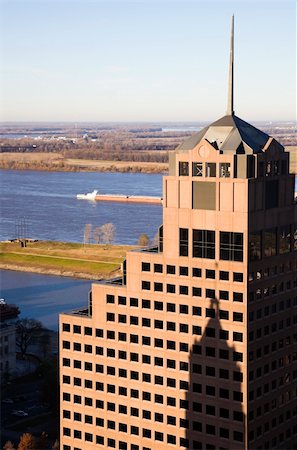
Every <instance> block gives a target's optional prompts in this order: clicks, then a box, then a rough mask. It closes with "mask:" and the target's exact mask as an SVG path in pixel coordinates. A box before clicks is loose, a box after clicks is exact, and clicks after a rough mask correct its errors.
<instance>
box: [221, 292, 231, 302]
mask: <svg viewBox="0 0 297 450" xmlns="http://www.w3.org/2000/svg"><path fill="white" fill-rule="evenodd" d="M219 296H220V300H229V292H228V291H219Z"/></svg>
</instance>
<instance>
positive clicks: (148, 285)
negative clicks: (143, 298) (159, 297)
mask: <svg viewBox="0 0 297 450" xmlns="http://www.w3.org/2000/svg"><path fill="white" fill-rule="evenodd" d="M141 287H142V289H143V290H145V291H149V290H150V288H151V283H150V282H149V281H142V283H141Z"/></svg>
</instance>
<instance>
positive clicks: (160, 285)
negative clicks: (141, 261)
mask: <svg viewBox="0 0 297 450" xmlns="http://www.w3.org/2000/svg"><path fill="white" fill-rule="evenodd" d="M154 290H155V291H157V292H162V291H163V283H154Z"/></svg>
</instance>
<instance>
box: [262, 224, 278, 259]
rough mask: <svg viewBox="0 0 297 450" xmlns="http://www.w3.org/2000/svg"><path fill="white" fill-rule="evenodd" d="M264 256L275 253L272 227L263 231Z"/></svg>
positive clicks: (274, 233)
mask: <svg viewBox="0 0 297 450" xmlns="http://www.w3.org/2000/svg"><path fill="white" fill-rule="evenodd" d="M263 240H264V256H266V257H269V256H275V255H276V229H275V228H272V229H270V230H265V231H264V239H263Z"/></svg>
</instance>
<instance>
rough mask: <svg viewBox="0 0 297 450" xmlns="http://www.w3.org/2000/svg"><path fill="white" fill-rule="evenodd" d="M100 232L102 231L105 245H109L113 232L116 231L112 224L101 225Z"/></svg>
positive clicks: (112, 238)
mask: <svg viewBox="0 0 297 450" xmlns="http://www.w3.org/2000/svg"><path fill="white" fill-rule="evenodd" d="M101 230H102V234H103V241H104V242H105V243H106V244H111V243H112V241H113V240H114V235H115V231H116V228H115V226H114V224H113V223H105V224H104V225H102V227H101Z"/></svg>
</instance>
